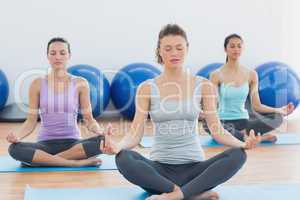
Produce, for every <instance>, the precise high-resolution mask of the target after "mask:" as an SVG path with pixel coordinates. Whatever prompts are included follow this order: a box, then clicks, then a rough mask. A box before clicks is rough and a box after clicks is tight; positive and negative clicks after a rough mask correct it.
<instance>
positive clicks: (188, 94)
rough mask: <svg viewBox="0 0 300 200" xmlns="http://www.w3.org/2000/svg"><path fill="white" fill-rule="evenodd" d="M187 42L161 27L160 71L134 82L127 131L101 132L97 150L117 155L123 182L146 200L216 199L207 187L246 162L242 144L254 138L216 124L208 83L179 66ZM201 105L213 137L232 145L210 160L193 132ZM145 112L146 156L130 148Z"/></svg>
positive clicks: (257, 139)
mask: <svg viewBox="0 0 300 200" xmlns="http://www.w3.org/2000/svg"><path fill="white" fill-rule="evenodd" d="M188 46H189V45H188V40H187V37H186V33H185V32H184V30H183V29H182V28H181V27H179V26H178V25H176V24H168V25H166V26H165V27H163V29H162V30H161V31H160V33H159V39H158V45H157V52H156V55H157V59H158V63H160V64H163V65H164V71H163V72H162V73H161V75H159V76H158V77H156V78H155V79H150V80H148V81H145V82H144V83H142V84H141V85H140V86H139V88H138V91H137V95H136V113H135V117H134V120H133V122H132V127H131V131H130V132H129V133H127V134H126V135H125V137H124V138H123V139H122V141H121V142H120V143H111V139H110V138H109V137H106V140H105V146H102V150H103V152H105V153H109V154H117V155H116V164H117V167H118V169H119V171H120V173H122V175H123V176H124V177H125V178H126V179H127V180H128V181H130V182H132V183H133V184H136V185H138V186H140V187H142V188H143V189H145V190H146V191H148V192H149V193H151V194H152V195H151V196H149V197H148V198H147V200H163V199H165V200H166V199H167V200H179V199H191V198H194V197H195V198H197V199H202V200H204V199H206V200H209V199H210V200H216V199H219V197H218V194H217V193H215V192H213V191H210V190H211V189H213V188H214V187H216V186H217V185H219V184H221V183H223V182H225V181H227V180H228V179H230V178H231V177H232V176H233V175H234V174H235V173H237V172H238V171H239V169H240V168H241V167H242V166H243V164H244V163H245V161H246V153H245V149H251V148H253V147H255V146H256V144H257V143H258V142H260V137H259V136H258V137H256V136H255V135H254V133H251V134H250V136H249V137H247V138H246V140H245V142H242V141H240V140H238V139H236V138H235V137H233V136H232V135H231V134H230V133H228V132H227V131H226V130H225V129H224V128H223V127H222V125H221V123H220V121H219V119H218V116H217V113H216V104H215V100H216V97H217V96H216V94H215V93H214V86H213V85H212V84H211V82H210V81H208V80H204V79H200V78H197V77H195V76H193V75H191V74H189V73H188V72H187V71H186V70H185V69H184V68H183V64H184V60H185V57H186V54H187V50H188ZM201 104H203V105H201ZM201 107H203V109H204V113H205V117H206V120H207V122H208V126H209V128H210V130H211V132H212V133H213V134H212V135H213V137H214V138H215V139H216V140H217V141H218V142H220V143H223V144H225V145H228V146H231V147H234V148H230V149H228V150H226V151H224V152H223V153H220V154H218V155H216V156H214V157H212V158H210V159H205V158H204V154H203V150H202V147H201V145H200V142H199V141H198V138H199V137H197V136H198V126H197V125H198V116H199V112H200V109H201ZM148 113H150V116H151V119H152V122H153V124H154V130H155V131H154V132H155V133H154V134H155V135H154V146H153V148H152V150H151V154H150V159H148V158H146V157H144V156H142V155H141V154H139V153H137V152H135V151H132V150H130V149H132V148H134V147H135V146H137V145H138V144H139V142H140V140H141V138H142V136H143V130H144V123H145V120H146V119H147V117H148Z"/></svg>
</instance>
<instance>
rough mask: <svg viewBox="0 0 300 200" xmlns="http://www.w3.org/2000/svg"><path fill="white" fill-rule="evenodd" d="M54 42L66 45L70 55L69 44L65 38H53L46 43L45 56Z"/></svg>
mask: <svg viewBox="0 0 300 200" xmlns="http://www.w3.org/2000/svg"><path fill="white" fill-rule="evenodd" d="M54 42H62V43H65V44H67V46H68V52H69V53H71V48H70V43H69V42H68V41H67V40H66V39H65V38H62V37H55V38H52V39H51V40H50V41H49V42H48V45H47V54H48V53H49V47H50V45H51V44H52V43H54Z"/></svg>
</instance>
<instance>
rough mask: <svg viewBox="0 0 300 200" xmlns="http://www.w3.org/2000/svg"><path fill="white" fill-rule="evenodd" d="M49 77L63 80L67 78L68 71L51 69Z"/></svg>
mask: <svg viewBox="0 0 300 200" xmlns="http://www.w3.org/2000/svg"><path fill="white" fill-rule="evenodd" d="M49 78H50V79H52V80H54V81H65V80H66V79H68V72H67V70H65V69H59V70H53V69H52V70H51V72H50V74H49Z"/></svg>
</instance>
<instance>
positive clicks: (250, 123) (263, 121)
mask: <svg viewBox="0 0 300 200" xmlns="http://www.w3.org/2000/svg"><path fill="white" fill-rule="evenodd" d="M250 116H251V117H250V119H238V120H221V123H222V125H223V127H224V128H225V129H226V130H227V131H229V132H230V133H231V134H232V135H233V136H235V137H236V138H237V139H239V140H241V141H243V140H244V134H243V133H241V130H246V132H247V133H249V131H250V130H251V129H253V130H254V131H255V133H256V134H257V133H260V134H262V135H263V134H265V133H268V132H270V131H272V130H274V129H275V128H278V127H279V126H280V125H281V124H282V121H283V117H282V115H281V114H277V113H267V114H259V113H251V115H250ZM203 129H204V130H205V131H206V132H208V133H209V134H211V132H210V130H209V128H208V126H207V123H206V121H205V120H204V121H203Z"/></svg>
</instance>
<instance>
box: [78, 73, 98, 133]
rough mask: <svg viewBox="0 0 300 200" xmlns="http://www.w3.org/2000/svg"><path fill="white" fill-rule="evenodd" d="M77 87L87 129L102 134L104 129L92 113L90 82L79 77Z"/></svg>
mask: <svg viewBox="0 0 300 200" xmlns="http://www.w3.org/2000/svg"><path fill="white" fill-rule="evenodd" d="M77 87H78V93H79V103H80V110H81V114H82V116H83V121H84V123H85V125H86V127H87V129H88V130H89V131H90V133H93V134H95V135H102V134H103V129H101V127H100V126H99V124H98V122H97V121H96V120H95V119H94V117H93V114H92V106H91V101H90V88H89V84H88V82H87V81H86V80H85V79H83V78H78V81H77Z"/></svg>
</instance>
